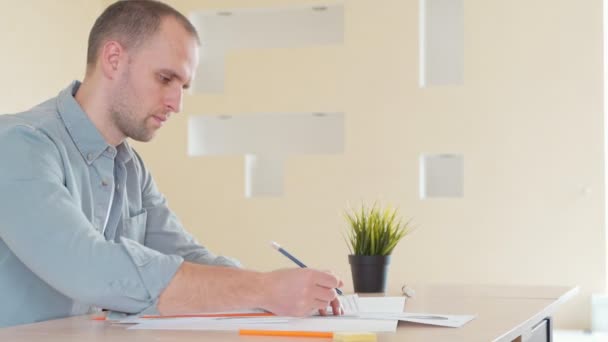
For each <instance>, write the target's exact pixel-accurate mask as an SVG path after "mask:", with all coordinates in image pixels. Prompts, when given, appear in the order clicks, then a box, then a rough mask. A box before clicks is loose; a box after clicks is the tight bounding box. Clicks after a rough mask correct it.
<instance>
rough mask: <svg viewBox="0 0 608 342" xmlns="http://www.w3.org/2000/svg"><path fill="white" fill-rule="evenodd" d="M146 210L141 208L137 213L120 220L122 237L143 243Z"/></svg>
mask: <svg viewBox="0 0 608 342" xmlns="http://www.w3.org/2000/svg"><path fill="white" fill-rule="evenodd" d="M147 220H148V212H147V211H146V209H142V210H141V211H139V212H138V213H137V214H135V215H133V216H131V217H129V218H127V219H124V220H122V234H121V236H122V237H125V238H127V239H130V240H133V241H136V242H138V243H140V244H142V245H143V244H144V240H145V239H146V222H147Z"/></svg>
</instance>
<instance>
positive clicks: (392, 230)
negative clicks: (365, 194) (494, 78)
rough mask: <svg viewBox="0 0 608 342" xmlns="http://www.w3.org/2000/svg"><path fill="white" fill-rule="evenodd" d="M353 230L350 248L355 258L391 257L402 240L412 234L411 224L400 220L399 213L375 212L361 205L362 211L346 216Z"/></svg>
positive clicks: (348, 239)
mask: <svg viewBox="0 0 608 342" xmlns="http://www.w3.org/2000/svg"><path fill="white" fill-rule="evenodd" d="M345 217H346V220H347V221H348V223H349V229H348V231H347V233H346V237H345V240H346V244H347V245H348V249H349V251H350V252H351V254H353V255H389V254H391V252H392V251H393V249H394V248H395V246H397V243H398V242H399V240H401V239H402V238H403V237H404V236H406V235H407V234H408V233H410V231H411V229H410V224H409V221H408V222H403V221H402V219H401V218H397V209H394V208H392V207H387V208H379V207H378V206H377V205H376V204H374V205H373V206H372V207H371V208H366V207H365V206H364V205H361V208H360V209H358V210H353V209H350V211H346V212H345Z"/></svg>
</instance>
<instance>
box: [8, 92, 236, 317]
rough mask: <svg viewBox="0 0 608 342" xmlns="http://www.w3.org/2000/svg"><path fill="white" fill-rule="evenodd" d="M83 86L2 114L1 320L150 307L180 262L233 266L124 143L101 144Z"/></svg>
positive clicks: (137, 310)
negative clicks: (206, 242) (190, 228)
mask: <svg viewBox="0 0 608 342" xmlns="http://www.w3.org/2000/svg"><path fill="white" fill-rule="evenodd" d="M79 86H80V83H79V82H77V81H76V82H74V83H72V84H71V85H70V86H69V87H68V88H67V89H65V90H63V91H62V92H61V93H59V95H58V96H57V97H56V98H53V99H50V100H48V101H46V102H44V103H42V104H40V105H38V106H36V107H35V108H33V109H31V110H29V111H27V112H24V113H20V114H16V115H0V327H2V326H9V325H16V324H22V323H30V322H36V321H42V320H48V319H53V318H58V317H66V316H70V315H78V314H84V313H89V312H92V311H94V310H95V308H103V309H109V310H113V311H119V312H125V313H139V312H155V311H156V304H157V300H158V297H159V295H160V294H161V292H162V291H163V290H164V288H165V287H166V286H167V285H168V284H169V282H170V280H171V278H172V277H173V275H174V274H175V272H176V271H177V269H178V268H179V267H180V265H181V263H182V262H183V261H184V260H187V261H191V262H196V263H202V264H214V265H226V266H238V262H237V261H234V260H231V259H229V258H225V257H221V256H216V255H214V254H212V253H211V252H209V251H208V250H207V249H206V248H205V247H203V246H201V245H199V244H198V243H197V242H196V240H195V239H194V238H193V237H192V236H191V235H190V234H188V233H187V232H186V231H185V230H184V229H183V227H182V224H181V223H180V222H179V220H178V219H177V217H176V216H175V214H174V213H173V212H172V211H171V210H170V209H169V208H168V207H167V201H166V200H165V197H164V196H163V195H162V194H161V193H160V192H159V191H158V189H157V187H156V185H155V183H154V181H153V179H152V177H151V176H150V173H149V172H148V170H147V169H146V167H145V166H144V163H143V162H142V160H141V158H140V157H139V155H138V154H137V153H135V151H134V150H133V149H131V147H130V146H129V145H128V144H127V143H126V142H125V143H122V144H120V145H118V146H117V147H116V148H114V147H113V146H110V145H108V144H107V143H106V142H105V140H104V139H103V137H102V136H101V134H100V133H99V131H98V130H97V128H96V127H95V126H94V125H93V123H92V122H91V121H90V120H89V118H88V116H87V115H86V114H85V113H84V111H83V110H82V108H81V107H80V105H79V104H78V103H77V102H76V100H75V99H74V94H76V91H77V90H78V87H79Z"/></svg>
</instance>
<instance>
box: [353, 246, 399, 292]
mask: <svg viewBox="0 0 608 342" xmlns="http://www.w3.org/2000/svg"><path fill="white" fill-rule="evenodd" d="M390 261H391V256H390V255H349V256H348V262H349V263H350V270H351V273H352V276H353V286H354V288H355V292H356V293H364V292H367V293H370V292H386V278H387V276H388V264H389V263H390Z"/></svg>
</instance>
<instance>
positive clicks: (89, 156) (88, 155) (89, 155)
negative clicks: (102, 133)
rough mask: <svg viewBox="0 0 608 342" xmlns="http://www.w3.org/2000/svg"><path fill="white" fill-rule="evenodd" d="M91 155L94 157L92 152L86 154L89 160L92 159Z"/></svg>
mask: <svg viewBox="0 0 608 342" xmlns="http://www.w3.org/2000/svg"><path fill="white" fill-rule="evenodd" d="M93 157H94V156H93V153H88V154H87V159H88V160H89V161H93Z"/></svg>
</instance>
